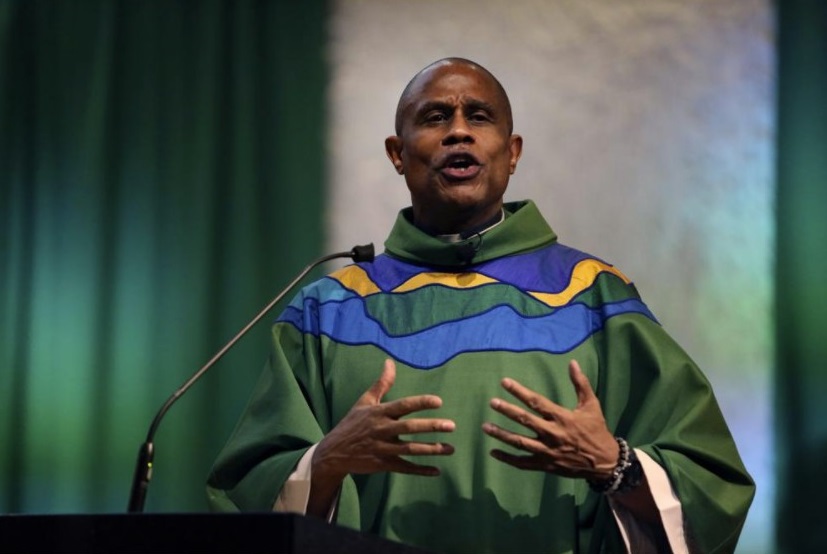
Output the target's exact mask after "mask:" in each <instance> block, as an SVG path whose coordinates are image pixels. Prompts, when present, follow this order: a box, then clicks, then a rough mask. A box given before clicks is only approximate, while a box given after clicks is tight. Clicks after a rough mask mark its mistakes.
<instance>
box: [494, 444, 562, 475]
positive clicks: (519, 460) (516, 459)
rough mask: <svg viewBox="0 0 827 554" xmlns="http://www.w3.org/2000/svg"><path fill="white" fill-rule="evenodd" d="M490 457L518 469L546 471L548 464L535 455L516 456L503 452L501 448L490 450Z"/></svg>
mask: <svg viewBox="0 0 827 554" xmlns="http://www.w3.org/2000/svg"><path fill="white" fill-rule="evenodd" d="M490 454H491V457H492V458H494V459H496V460H499V461H501V462H503V463H506V464H508V465H510V466H513V467H516V468H518V469H527V470H533V471H548V470H549V464H548V462H547V461H544V460H540V459H538V458H537V457H536V456H533V455H531V456H516V455H514V454H509V453H508V452H503V451H502V450H498V449H494V450H492V451H491V452H490Z"/></svg>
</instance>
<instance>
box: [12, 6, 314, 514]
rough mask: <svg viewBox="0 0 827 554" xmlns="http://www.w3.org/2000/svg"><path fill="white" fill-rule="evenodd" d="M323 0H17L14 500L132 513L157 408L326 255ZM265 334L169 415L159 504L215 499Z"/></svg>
mask: <svg viewBox="0 0 827 554" xmlns="http://www.w3.org/2000/svg"><path fill="white" fill-rule="evenodd" d="M327 9H328V8H327V4H326V2H324V1H320V0H314V1H307V2H301V3H287V2H252V1H219V0H210V1H206V0H205V1H202V2H185V1H180V2H167V1H164V2H161V1H147V2H129V1H109V0H100V1H87V2H77V3H74V2H73V3H62V2H47V1H26V2H23V1H20V2H2V3H0V141H2V142H0V183H2V187H0V189H2V190H0V235H2V236H0V280H2V281H0V313H1V314H2V316H1V317H2V320H0V445H2V446H3V447H2V449H0V512H21V513H23V512H25V513H32V512H90V511H95V512H102V511H122V510H124V509H125V507H126V501H127V497H128V489H129V484H130V480H131V476H132V470H133V467H134V461H135V455H136V454H137V449H138V446H139V445H140V443H141V442H142V441H143V440H144V436H145V433H146V431H147V427H148V425H149V423H150V420H151V419H152V416H153V415H154V413H155V411H156V410H157V409H158V408H159V407H160V405H161V404H162V403H163V401H164V400H165V399H166V397H167V396H168V395H169V394H170V393H172V391H173V390H175V389H176V388H177V387H178V386H179V385H180V384H181V383H182V382H183V381H184V380H185V379H186V378H188V377H189V375H190V374H191V373H192V372H193V371H195V370H196V369H197V368H198V367H200V366H201V365H203V363H204V362H205V361H206V360H207V359H209V357H210V356H211V355H212V354H213V353H214V352H215V351H216V350H217V349H218V348H219V347H220V346H221V345H222V344H224V343H225V342H226V341H227V340H229V338H231V337H232V336H233V335H234V334H235V332H237V331H238V330H239V329H240V328H241V327H242V326H243V325H244V324H245V323H246V322H247V320H249V319H250V318H251V317H252V316H253V315H254V314H255V313H257V312H258V310H259V309H260V307H261V306H263V305H264V304H265V303H266V302H267V301H269V299H270V298H271V297H272V296H273V295H274V294H275V292H276V291H277V290H278V289H280V288H281V287H282V286H283V285H284V284H286V282H287V280H288V279H289V278H290V277H291V276H292V275H293V274H294V273H295V272H296V271H298V270H299V269H301V267H302V266H303V265H304V264H305V263H307V261H309V260H310V258H312V257H315V256H316V255H318V253H319V251H320V248H321V244H322V236H323V229H322V221H321V217H320V214H321V213H322V211H323V184H324V181H325V178H326V173H325V172H326V169H325V153H324V129H325V117H326V109H325V103H326V102H325V100H326V99H325V87H326V80H327V67H326V61H325V57H324V51H325V50H324V49H325V44H326V40H325V29H324V24H325V21H326V13H327ZM273 317H275V314H273ZM269 319H272V318H269ZM267 328H268V325H267V323H266V322H262V324H261V325H260V326H258V327H257V328H256V329H255V331H254V332H253V334H252V336H250V337H248V338H247V339H246V340H245V341H244V342H243V343H241V344H240V345H239V346H238V347H237V348H236V349H234V350H233V351H231V352H230V353H229V354H228V356H227V358H225V360H224V361H222V362H221V363H220V364H219V366H218V367H216V368H215V370H214V371H213V372H212V373H211V374H209V375H208V376H206V378H205V379H204V380H203V381H202V382H201V383H199V384H198V385H196V388H195V389H193V391H192V392H191V393H190V395H189V396H187V397H186V398H184V399H182V400H181V401H180V402H179V403H178V404H176V405H175V407H173V409H172V410H171V412H170V413H169V415H168V416H167V418H166V419H165V420H164V423H163V424H162V425H161V428H160V430H159V432H158V434H157V436H156V448H157V450H158V454H157V457H156V464H155V466H156V470H155V479H154V481H153V484H152V487H151V489H150V492H149V497H148V498H149V500H148V506H147V508H148V510H155V511H188V510H192V511H198V510H202V509H204V507H205V505H204V501H203V482H204V479H205V477H206V474H207V472H208V470H209V466H210V464H211V462H212V460H213V459H214V457H215V456H216V454H217V452H218V449H219V448H220V447H221V445H222V444H223V441H224V440H225V439H226V438H227V436H228V435H229V433H230V431H231V429H232V426H233V424H234V422H235V418H236V417H237V415H238V414H239V413H240V411H241V409H242V405H243V403H244V401H245V400H246V395H247V394H248V392H249V390H250V389H251V387H252V384H253V383H254V381H255V379H256V377H257V375H258V372H259V370H260V368H261V367H262V365H263V362H264V356H265V355H266V343H267V335H268V329H267Z"/></svg>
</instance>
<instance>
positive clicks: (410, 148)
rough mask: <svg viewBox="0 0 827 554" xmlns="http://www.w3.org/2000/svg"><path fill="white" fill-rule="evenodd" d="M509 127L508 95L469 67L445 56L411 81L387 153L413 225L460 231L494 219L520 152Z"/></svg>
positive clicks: (472, 65)
mask: <svg viewBox="0 0 827 554" xmlns="http://www.w3.org/2000/svg"><path fill="white" fill-rule="evenodd" d="M512 127H513V123H512V119H511V105H510V103H509V101H508V96H507V95H506V93H505V90H504V89H503V87H502V85H500V83H499V81H497V79H496V78H494V76H493V75H491V73H490V72H488V70H486V69H485V68H483V67H481V66H480V65H478V64H476V63H474V62H471V61H469V60H465V59H461V58H446V59H444V60H439V61H437V62H434V63H432V64H431V65H429V66H428V67H426V68H425V69H423V70H422V71H420V72H419V73H417V74H416V75H415V76H414V78H413V79H411V81H410V83H408V85H407V86H406V87H405V90H404V91H403V93H402V97H401V98H400V99H399V105H398V107H397V111H396V135H395V136H392V137H388V138H387V139H386V140H385V149H386V151H387V154H388V157H389V158H390V160H391V162H392V163H393V165H394V167H395V168H396V170H397V172H398V173H400V174H402V175H405V181H406V183H407V185H408V189H409V190H410V192H411V203H412V205H413V212H414V221H415V223H416V224H417V225H418V226H420V227H422V228H424V229H426V230H428V231H430V232H434V233H458V232H461V231H463V230H465V229H469V228H472V227H474V226H476V225H479V224H481V223H483V222H485V221H486V220H488V219H490V218H492V217H493V216H494V215H496V213H497V212H498V211H499V209H500V207H501V206H502V197H503V194H504V193H505V189H506V187H507V186H508V179H509V177H510V175H511V174H512V173H514V170H515V169H516V167H517V161H518V160H519V158H520V153H521V152H522V138H521V137H520V136H519V135H514V134H512Z"/></svg>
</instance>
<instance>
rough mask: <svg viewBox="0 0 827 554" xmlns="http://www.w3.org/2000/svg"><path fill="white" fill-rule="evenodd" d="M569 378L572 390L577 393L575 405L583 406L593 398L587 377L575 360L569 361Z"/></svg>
mask: <svg viewBox="0 0 827 554" xmlns="http://www.w3.org/2000/svg"><path fill="white" fill-rule="evenodd" d="M569 379H571V383H572V384H573V385H574V390H575V392H576V393H577V406H578V407H579V406H583V405H584V404H586V403H587V402H589V401H591V400H592V399H594V398H595V395H594V391H593V390H592V386H591V383H589V378H588V377H586V375H585V374H584V373H583V370H582V369H580V364H579V363H577V360H572V361H571V362H569Z"/></svg>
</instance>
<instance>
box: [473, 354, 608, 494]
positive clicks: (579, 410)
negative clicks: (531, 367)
mask: <svg viewBox="0 0 827 554" xmlns="http://www.w3.org/2000/svg"><path fill="white" fill-rule="evenodd" d="M569 377H570V378H571V382H572V384H573V385H574V389H575V391H576V393H577V407H575V408H574V410H567V409H566V408H563V407H562V406H559V405H558V404H555V403H554V402H552V401H551V400H549V399H548V398H546V397H544V396H542V395H541V394H537V393H536V392H534V391H532V390H530V389H528V388H526V387H524V386H523V385H521V384H520V383H518V382H516V381H514V380H513V379H503V381H502V386H503V388H504V389H505V390H507V391H508V392H509V393H511V394H512V395H513V396H515V397H516V398H517V399H518V400H520V401H521V402H522V403H523V404H524V405H525V406H527V407H528V408H530V411H527V410H525V409H523V408H521V407H519V406H515V405H514V404H511V403H509V402H506V401H505V400H501V399H499V398H494V399H493V400H491V407H492V408H493V409H495V410H496V411H498V412H500V413H501V414H503V415H505V416H506V417H508V418H509V419H512V420H513V421H515V422H517V423H519V424H520V425H523V426H524V427H527V428H528V429H529V430H531V431H532V432H533V433H534V436H526V435H521V434H518V433H512V432H510V431H507V430H505V429H503V428H501V427H498V426H497V425H494V424H493V423H485V424H483V426H482V429H483V431H484V432H485V433H486V434H488V435H490V436H492V437H494V438H495V439H498V440H501V441H502V442H504V443H506V444H509V445H511V446H513V447H514V448H517V449H519V450H524V451H526V452H528V453H529V454H528V455H522V456H520V455H514V454H509V453H507V452H503V451H502V450H498V449H495V450H492V451H491V455H492V456H493V457H494V458H496V459H498V460H500V461H501V462H505V463H507V464H509V465H512V466H514V467H517V468H520V469H531V470H538V471H546V472H549V473H556V474H558V475H562V476H564V477H583V478H587V479H592V480H604V479H607V478H608V477H609V476H610V475H611V473H612V469H614V467H615V465H616V464H617V458H618V450H619V448H618V445H617V442H616V441H615V439H614V437H613V436H612V434H611V432H609V429H608V428H607V427H606V420H605V419H604V417H603V410H602V409H601V408H600V402H599V401H598V400H597V397H596V396H595V395H594V392H593V391H592V389H591V386H590V385H589V380H588V378H586V376H585V375H583V373H582V371H581V370H580V365H579V364H578V363H577V361H576V360H572V361H571V363H569Z"/></svg>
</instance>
